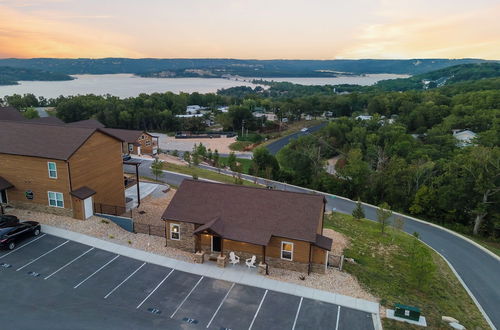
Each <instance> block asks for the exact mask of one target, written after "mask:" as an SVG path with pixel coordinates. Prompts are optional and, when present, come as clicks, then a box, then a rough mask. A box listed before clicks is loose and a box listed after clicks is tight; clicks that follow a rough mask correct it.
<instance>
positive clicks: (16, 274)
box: [0, 234, 373, 329]
mask: <svg viewBox="0 0 500 330" xmlns="http://www.w3.org/2000/svg"><path fill="white" fill-rule="evenodd" d="M0 266H2V267H0V276H1V277H2V280H1V281H0V290H2V292H4V291H5V292H10V291H12V290H13V289H12V286H16V285H17V286H21V287H20V288H18V290H17V292H19V294H18V295H19V299H16V302H15V304H14V305H9V306H8V307H7V309H5V306H0V310H1V311H0V315H3V314H5V315H7V314H6V313H7V312H8V308H15V306H17V305H19V306H22V307H23V308H30V307H29V306H31V305H32V306H33V308H30V313H32V315H30V317H31V318H32V319H33V321H32V322H34V323H33V324H32V325H33V326H37V327H38V328H43V326H42V327H40V324H37V323H36V313H47V310H44V308H42V307H40V302H43V301H46V303H45V304H46V305H47V306H44V307H49V306H50V310H51V311H52V310H61V311H64V312H61V316H60V317H61V318H62V319H63V320H65V322H66V323H65V324H67V325H70V324H73V325H80V326H77V327H74V328H75V329H76V328H86V327H87V326H90V325H93V326H95V325H96V324H98V320H99V319H100V318H101V319H102V321H103V322H106V328H109V329H114V328H124V327H123V325H127V324H130V325H132V324H133V325H134V326H133V329H150V328H183V329H198V328H199V329H206V328H210V329H373V321H372V316H371V314H368V313H365V312H361V311H357V310H352V309H348V308H345V307H339V306H337V305H334V304H328V303H325V302H321V301H316V300H311V299H306V298H302V297H299V296H294V295H288V294H284V293H279V292H275V291H272V290H265V289H261V288H257V287H251V286H246V285H242V284H236V283H232V282H228V281H223V280H218V279H213V278H209V277H203V276H200V275H195V274H191V273H186V272H182V271H178V270H174V269H170V268H167V267H162V266H158V265H154V264H149V263H147V262H144V261H140V260H135V259H132V258H128V257H125V256H122V255H118V254H114V253H111V252H108V251H104V250H100V249H98V248H94V247H90V246H87V245H84V244H80V243H76V242H73V241H69V240H65V239H62V238H58V237H55V236H51V235H45V234H42V235H40V236H38V237H34V238H32V239H30V240H28V241H25V242H24V243H23V244H20V245H19V246H18V247H17V248H16V249H15V250H13V251H5V250H2V251H0ZM35 306H36V307H35ZM2 309H3V310H2ZM82 309H85V310H82ZM31 311H32V312H31ZM90 311H93V313H94V314H95V315H94V316H93V317H92V320H91V321H90V320H88V321H86V319H82V315H84V314H85V313H89V312H90ZM13 312H14V311H13ZM33 313H35V314H34V315H33ZM39 317H44V315H39ZM22 321H23V322H28V319H24V320H22ZM13 322H15V320H14V321H13ZM77 322H78V323H77ZM82 322H83V323H82ZM86 322H87V323H86ZM14 325H15V323H14ZM18 325H20V323H19V324H18ZM23 325H24V326H25V324H23ZM118 325H121V326H118ZM125 328H130V327H127V326H125Z"/></svg>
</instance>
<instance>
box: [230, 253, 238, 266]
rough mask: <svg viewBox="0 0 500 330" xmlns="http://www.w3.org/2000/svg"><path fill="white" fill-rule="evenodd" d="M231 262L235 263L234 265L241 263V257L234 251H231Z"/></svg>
mask: <svg viewBox="0 0 500 330" xmlns="http://www.w3.org/2000/svg"><path fill="white" fill-rule="evenodd" d="M229 263H230V264H233V266H234V265H236V264H239V263H240V257H238V256H237V255H236V254H234V252H233V251H231V252H229Z"/></svg>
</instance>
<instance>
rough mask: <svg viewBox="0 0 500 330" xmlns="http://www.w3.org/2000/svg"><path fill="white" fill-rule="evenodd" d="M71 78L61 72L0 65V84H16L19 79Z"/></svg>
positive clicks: (47, 79) (46, 79) (49, 79)
mask: <svg viewBox="0 0 500 330" xmlns="http://www.w3.org/2000/svg"><path fill="white" fill-rule="evenodd" d="M0 63H1V60H0ZM72 79H73V78H71V77H70V76H68V75H66V74H63V73H53V72H48V71H42V70H37V69H26V68H15V67H8V66H0V85H17V83H18V81H21V80H26V81H31V80H40V81H56V80H72Z"/></svg>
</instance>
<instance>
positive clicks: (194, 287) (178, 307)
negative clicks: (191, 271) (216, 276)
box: [170, 276, 205, 318]
mask: <svg viewBox="0 0 500 330" xmlns="http://www.w3.org/2000/svg"><path fill="white" fill-rule="evenodd" d="M204 277H205V276H202V277H200V279H199V280H198V282H196V284H195V285H194V286H193V288H192V289H191V291H189V293H188V294H187V296H186V298H184V300H183V301H182V302H181V303H180V305H179V306H177V309H176V310H175V311H174V312H173V313H172V315H170V318H173V317H174V315H175V313H177V311H178V310H179V309H180V308H181V307H182V304H184V302H185V301H186V300H187V298H189V296H190V295H191V293H193V291H194V289H196V287H197V286H198V284H200V282H201V280H202V279H203V278H204Z"/></svg>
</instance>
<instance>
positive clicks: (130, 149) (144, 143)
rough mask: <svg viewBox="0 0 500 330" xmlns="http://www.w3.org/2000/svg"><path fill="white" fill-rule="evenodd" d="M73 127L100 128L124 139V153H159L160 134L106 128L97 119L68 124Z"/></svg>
mask: <svg viewBox="0 0 500 330" xmlns="http://www.w3.org/2000/svg"><path fill="white" fill-rule="evenodd" d="M67 125H69V126H73V127H87V128H95V129H97V128H99V129H101V130H102V131H104V132H106V133H108V134H110V135H113V136H115V137H117V138H118V139H120V140H122V141H123V145H122V152H123V154H133V155H139V156H140V155H156V154H157V153H158V145H159V142H158V139H159V137H158V136H155V135H152V134H150V133H148V132H146V131H140V130H129V129H118V128H106V127H105V126H104V125H103V124H102V123H101V122H99V121H98V120H96V119H86V120H80V121H75V122H72V123H69V124H67Z"/></svg>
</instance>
